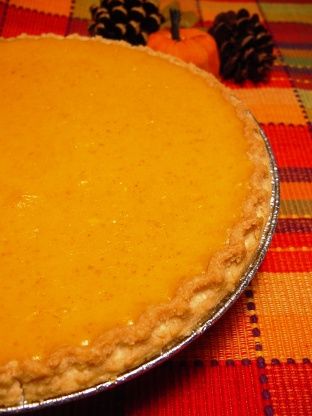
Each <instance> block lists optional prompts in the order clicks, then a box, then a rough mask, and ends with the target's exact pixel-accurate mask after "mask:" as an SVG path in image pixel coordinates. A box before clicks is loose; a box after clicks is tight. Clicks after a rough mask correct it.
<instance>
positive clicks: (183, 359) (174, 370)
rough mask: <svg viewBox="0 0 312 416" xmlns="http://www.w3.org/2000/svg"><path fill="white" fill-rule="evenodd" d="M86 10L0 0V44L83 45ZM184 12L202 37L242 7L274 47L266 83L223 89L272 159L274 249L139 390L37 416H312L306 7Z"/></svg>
mask: <svg viewBox="0 0 312 416" xmlns="http://www.w3.org/2000/svg"><path fill="white" fill-rule="evenodd" d="M95 1H96V0H95ZM169 2H170V0H165V1H163V3H162V6H165V5H166V3H167V4H168V3H169ZM90 3H92V0H0V35H1V36H4V37H11V36H16V35H18V34H20V33H29V34H40V33H45V32H53V33H57V34H60V35H68V34H70V33H80V34H82V35H86V34H87V26H88V19H89V11H88V7H89V6H90ZM181 5H182V8H183V10H185V11H190V12H193V13H195V14H196V15H197V17H198V20H199V23H198V24H199V25H203V26H208V25H209V24H210V23H211V21H212V19H213V17H214V16H215V15H216V14H217V13H219V12H221V11H227V10H230V9H234V10H236V9H239V8H241V7H245V8H247V9H248V10H249V11H250V12H256V13H258V14H259V15H260V17H261V19H262V20H263V21H264V22H265V23H266V25H267V27H268V29H269V30H270V32H271V33H272V35H273V37H274V41H275V44H276V47H277V49H276V53H277V55H278V59H277V61H276V63H275V65H274V68H273V71H272V75H271V79H270V81H269V83H268V84H261V85H258V86H254V85H252V84H247V85H245V86H244V87H238V86H235V85H234V84H231V83H228V85H229V86H230V87H231V88H233V89H235V92H236V93H237V95H238V96H240V97H241V98H242V99H243V100H244V101H245V102H246V103H247V105H248V106H249V107H250V109H251V110H252V111H253V113H254V114H255V116H256V118H257V119H258V121H259V122H260V123H261V125H262V127H263V129H264V131H265V132H266V134H267V136H268V138H269V141H270V143H271V145H272V147H273V149H274V152H275V156H276V158H277V162H278V166H279V172H280V178H281V199H282V201H281V212H280V219H279V223H278V227H277V230H276V234H275V237H274V239H273V242H272V245H271V247H270V250H269V252H268V254H267V256H266V259H265V261H264V263H263V265H262V267H261V269H260V272H259V273H258V275H257V276H256V278H255V279H254V280H253V282H252V284H251V285H250V287H249V288H248V289H247V290H246V291H245V293H244V295H243V296H241V298H240V299H239V301H238V302H237V303H236V304H235V305H234V307H233V308H232V309H231V310H230V311H229V312H228V313H226V314H225V316H224V317H223V318H222V319H221V320H220V321H219V322H218V323H217V324H216V325H215V326H214V327H213V328H212V329H211V330H209V332H207V333H206V334H205V335H203V336H202V337H201V338H200V339H199V340H198V341H196V342H194V344H193V345H192V346H190V347H189V348H187V349H186V350H185V351H183V352H182V353H180V354H178V355H177V356H175V357H174V358H173V359H171V360H170V361H168V362H166V363H165V364H163V365H161V366H160V367H158V368H156V369H154V370H153V371H151V372H150V373H148V374H146V375H144V376H142V377H140V378H138V379H136V380H134V381H131V382H128V383H127V384H125V385H123V386H120V387H118V388H116V389H114V390H112V391H109V392H106V393H104V394H99V395H98V396H96V397H93V398H89V399H86V400H83V401H78V402H74V403H71V404H67V405H65V406H62V407H58V408H55V409H47V410H42V411H40V412H38V413H36V414H37V415H38V416H39V415H42V416H43V415H63V416H69V415H103V416H104V415H105V416H109V415H112V416H121V415H129V416H177V415H181V416H206V415H207V416H208V415H211V416H219V415H222V416H225V415H226V416H232V415H240V416H244V415H246V416H247V415H248V416H256V415H266V416H271V415H285V416H286V415H287V416H290V415H293V416H300V415H302V416H309V415H312V361H311V360H312V135H311V124H310V122H311V119H312V4H311V3H310V2H309V0H301V1H300V2H296V3H293V2H291V0H284V1H282V0H275V1H258V2H254V1H252V0H241V1H233V2H227V1H206V0H197V1H196V0H181ZM0 64H1V55H0ZM0 82H1V81H0ZM0 111H1V109H0ZM207 111H209V109H207Z"/></svg>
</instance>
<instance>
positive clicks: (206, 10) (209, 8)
mask: <svg viewBox="0 0 312 416" xmlns="http://www.w3.org/2000/svg"><path fill="white" fill-rule="evenodd" d="M200 8H201V11H202V16H203V19H204V20H213V19H214V18H215V16H216V15H217V14H218V13H221V12H227V11H229V10H234V11H237V10H239V9H242V8H244V9H247V10H248V11H249V12H250V13H251V14H253V13H258V14H259V13H260V11H259V8H258V6H257V4H256V3H246V2H241V3H240V2H235V3H234V2H227V1H205V0H204V1H201V2H200Z"/></svg>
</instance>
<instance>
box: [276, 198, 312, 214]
mask: <svg viewBox="0 0 312 416" xmlns="http://www.w3.org/2000/svg"><path fill="white" fill-rule="evenodd" d="M280 213H281V215H285V216H287V215H298V216H302V217H303V216H304V215H311V216H312V200H311V201H307V200H301V199H298V200H282V201H281V209H280Z"/></svg>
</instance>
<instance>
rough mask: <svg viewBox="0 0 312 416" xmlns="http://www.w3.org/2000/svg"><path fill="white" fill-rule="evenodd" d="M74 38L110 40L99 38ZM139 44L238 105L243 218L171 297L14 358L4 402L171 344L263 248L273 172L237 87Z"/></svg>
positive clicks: (4, 378)
mask: <svg viewBox="0 0 312 416" xmlns="http://www.w3.org/2000/svg"><path fill="white" fill-rule="evenodd" d="M48 36H54V35H48ZM73 37H76V38H79V39H81V40H82V41H89V42H90V41H97V42H99V41H101V42H104V43H110V41H105V40H102V39H101V40H98V39H92V40H90V39H89V38H80V37H78V36H73ZM57 38H58V37H57ZM7 41H11V40H5V42H7ZM121 44H123V46H124V47H125V48H130V47H129V46H128V45H127V44H125V43H121ZM138 49H139V50H141V51H142V53H148V54H151V55H157V56H159V57H161V58H162V59H166V60H169V61H170V62H172V63H173V64H174V65H179V66H183V67H185V68H188V70H189V71H192V72H193V73H194V74H196V75H197V76H200V77H202V78H204V79H205V81H206V82H207V84H208V85H209V86H213V87H214V88H217V89H219V90H221V91H222V94H223V96H224V98H225V100H228V101H230V102H231V104H232V105H233V106H234V107H235V109H236V112H237V117H239V118H240V119H241V120H243V122H244V126H245V127H244V133H245V136H246V140H247V142H248V147H249V152H248V157H249V158H250V161H251V162H252V166H253V173H252V175H251V178H250V183H249V187H250V190H251V192H250V193H249V195H248V200H246V201H245V204H244V207H243V213H242V218H241V219H240V221H239V222H238V223H237V224H235V226H234V227H233V228H232V230H231V231H230V233H229V235H230V237H229V239H228V241H227V243H226V245H225V246H224V247H223V249H222V250H220V251H218V252H216V253H215V254H214V255H213V257H212V259H211V261H210V263H209V266H208V268H207V272H206V274H205V275H202V276H199V277H195V278H193V279H191V280H186V281H184V282H182V284H181V285H180V287H179V289H178V290H177V292H176V295H175V297H174V298H173V299H172V301H171V302H169V303H167V304H161V305H158V306H154V307H150V308H149V309H147V310H146V311H145V313H144V314H142V316H141V317H140V318H139V319H138V321H137V322H134V323H133V325H128V326H126V327H119V328H115V329H113V330H110V331H107V332H105V333H103V334H102V335H101V336H100V337H99V338H98V339H97V340H96V341H95V342H94V343H93V344H92V345H90V346H89V347H74V348H73V347H68V348H62V349H59V350H57V351H55V352H54V353H53V354H52V355H51V356H50V357H48V358H47V359H45V360H38V361H35V360H33V359H29V360H26V361H23V362H18V361H11V362H9V363H7V364H6V365H4V366H2V367H1V368H0V404H1V406H3V407H8V406H14V405H20V404H23V403H25V402H34V401H41V400H44V399H47V398H52V397H56V396H60V395H64V394H68V393H71V392H75V391H80V390H82V389H85V388H87V387H90V386H94V385H97V384H99V383H103V382H105V381H108V380H114V379H115V378H116V377H117V376H119V375H121V374H122V373H124V372H126V371H128V370H130V369H133V368H135V367H136V366H138V365H140V364H142V363H143V362H145V361H148V360H149V359H151V358H152V357H154V356H156V355H157V354H159V353H160V352H161V351H162V350H164V349H166V348H168V347H170V346H172V345H174V344H175V343H177V342H178V341H179V340H181V339H183V338H184V337H185V336H187V335H189V334H190V333H191V332H192V331H193V330H194V329H195V328H196V326H198V324H199V323H201V322H203V321H205V320H206V319H207V318H208V317H209V316H210V315H211V313H212V311H213V309H214V308H215V307H216V306H217V305H218V304H219V303H220V301H221V300H222V299H223V298H224V297H226V296H227V295H228V294H229V293H231V292H232V291H233V290H234V289H235V287H236V286H237V284H238V281H239V279H240V277H241V276H242V274H243V273H244V271H245V270H246V268H247V266H248V265H249V264H250V262H251V261H252V259H253V257H254V255H255V252H256V250H257V248H258V245H259V239H260V236H261V234H262V232H263V228H264V225H265V224H266V222H267V219H268V217H269V214H270V197H271V174H270V167H269V158H268V155H267V151H266V149H265V145H264V142H263V139H262V138H261V135H260V132H259V127H258V125H257V123H256V122H255V120H254V119H253V117H252V116H251V114H250V113H249V112H248V111H247V110H246V108H245V106H244V105H243V104H242V103H241V102H240V101H239V100H238V99H237V98H235V97H234V96H233V95H232V92H231V91H229V90H227V89H226V88H225V87H224V86H222V85H221V84H220V82H218V81H217V80H216V79H215V78H214V77H213V76H212V75H210V74H208V73H206V72H204V71H202V70H200V69H198V68H197V67H195V66H193V65H190V64H185V63H183V62H181V61H180V60H178V59H176V58H173V57H169V56H166V55H163V54H161V53H156V52H154V51H151V50H149V49H148V48H144V47H139V48H138Z"/></svg>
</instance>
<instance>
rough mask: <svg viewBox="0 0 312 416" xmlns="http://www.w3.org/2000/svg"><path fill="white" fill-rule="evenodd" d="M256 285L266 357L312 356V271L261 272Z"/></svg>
mask: <svg viewBox="0 0 312 416" xmlns="http://www.w3.org/2000/svg"><path fill="white" fill-rule="evenodd" d="M256 283H257V284H256V285H255V286H253V291H254V299H255V303H256V310H257V315H258V318H259V323H258V327H259V328H260V333H261V341H262V346H263V351H262V353H263V356H264V358H265V359H268V360H270V359H271V358H279V359H281V360H282V361H284V360H286V359H287V358H289V357H291V358H294V359H295V360H296V359H298V360H301V359H302V358H304V357H311V356H312V337H311V320H312V272H307V273H259V274H258V278H257V279H256Z"/></svg>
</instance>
